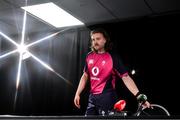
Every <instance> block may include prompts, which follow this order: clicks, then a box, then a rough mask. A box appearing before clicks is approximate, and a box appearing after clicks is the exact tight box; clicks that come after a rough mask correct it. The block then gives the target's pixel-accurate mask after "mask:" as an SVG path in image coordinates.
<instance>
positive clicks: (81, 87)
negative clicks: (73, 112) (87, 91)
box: [74, 72, 88, 108]
mask: <svg viewBox="0 0 180 120" xmlns="http://www.w3.org/2000/svg"><path fill="white" fill-rule="evenodd" d="M87 80H88V74H87V73H86V72H84V73H83V75H82V77H81V79H80V82H79V85H78V88H77V91H76V94H75V97H74V104H75V105H76V107H78V108H80V94H81V92H82V91H83V90H84V88H85V86H86V83H87Z"/></svg>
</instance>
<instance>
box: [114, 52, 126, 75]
mask: <svg viewBox="0 0 180 120" xmlns="http://www.w3.org/2000/svg"><path fill="white" fill-rule="evenodd" d="M111 56H112V60H113V70H114V71H115V73H117V74H118V76H120V77H121V78H122V77H123V76H125V75H128V70H127V68H126V67H125V66H124V64H123V62H122V59H121V57H120V56H119V55H118V54H116V53H114V54H111Z"/></svg>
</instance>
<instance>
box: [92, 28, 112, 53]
mask: <svg viewBox="0 0 180 120" xmlns="http://www.w3.org/2000/svg"><path fill="white" fill-rule="evenodd" d="M95 33H101V34H102V35H103V36H104V38H105V39H106V43H105V46H104V49H105V51H109V50H111V49H112V42H111V40H110V37H109V35H108V33H107V32H106V31H105V30H104V29H103V28H96V29H94V30H92V31H91V32H90V35H91V36H92V35H93V34H95ZM90 48H91V50H92V51H95V49H94V48H93V46H92V40H91V47H90Z"/></svg>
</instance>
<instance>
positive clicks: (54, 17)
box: [21, 2, 84, 27]
mask: <svg viewBox="0 0 180 120" xmlns="http://www.w3.org/2000/svg"><path fill="white" fill-rule="evenodd" d="M21 8H22V9H24V10H26V11H27V12H29V13H31V14H33V15H34V16H36V17H38V18H40V19H42V20H43V21H46V22H47V23H49V24H51V25H53V26H55V27H66V26H75V25H83V24H84V23H82V22H81V21H79V20H78V19H77V18H75V17H73V16H72V15H71V14H69V13H68V12H66V11H65V10H63V9H62V8H60V7H58V6H57V5H55V4H54V3H52V2H49V3H44V4H39V5H32V6H25V7H21Z"/></svg>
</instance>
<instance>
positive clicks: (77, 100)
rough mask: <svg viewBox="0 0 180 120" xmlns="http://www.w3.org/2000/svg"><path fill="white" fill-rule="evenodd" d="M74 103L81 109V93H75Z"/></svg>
mask: <svg viewBox="0 0 180 120" xmlns="http://www.w3.org/2000/svg"><path fill="white" fill-rule="evenodd" d="M74 104H75V106H76V107H77V108H79V109H80V96H79V95H75V97H74Z"/></svg>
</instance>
